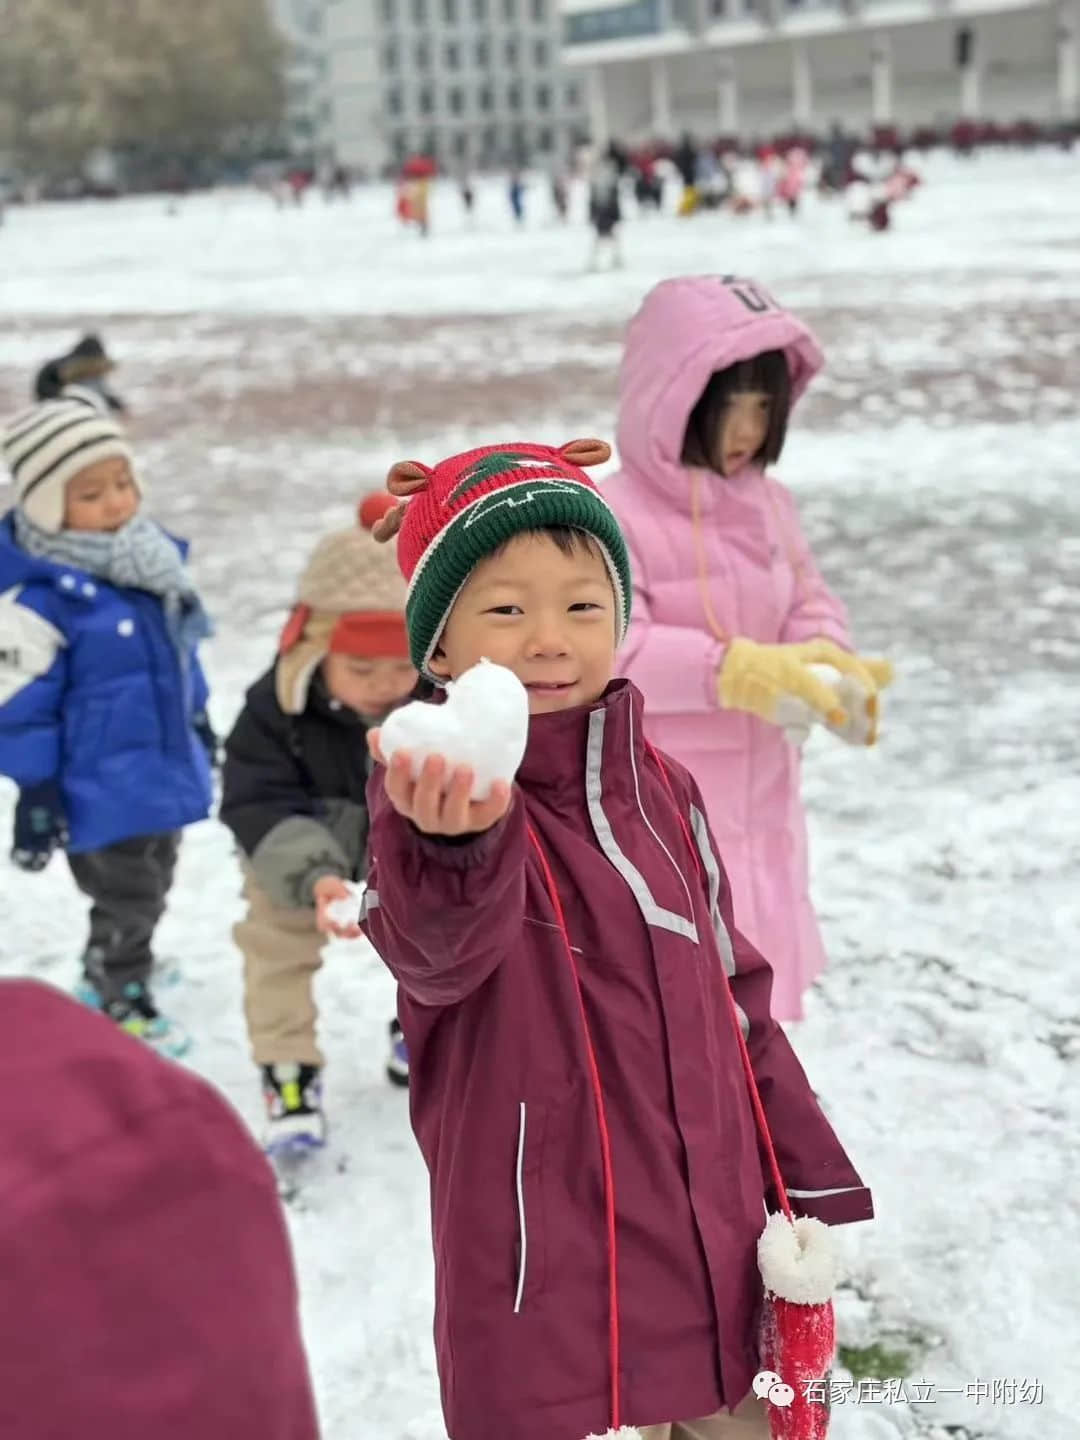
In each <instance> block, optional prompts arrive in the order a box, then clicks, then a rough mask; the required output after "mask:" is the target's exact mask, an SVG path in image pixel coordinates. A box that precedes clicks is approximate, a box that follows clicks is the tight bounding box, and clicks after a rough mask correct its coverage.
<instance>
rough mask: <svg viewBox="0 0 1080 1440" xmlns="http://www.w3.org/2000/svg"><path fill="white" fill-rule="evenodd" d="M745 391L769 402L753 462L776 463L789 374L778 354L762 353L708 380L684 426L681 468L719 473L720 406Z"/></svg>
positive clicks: (784, 421) (787, 404)
mask: <svg viewBox="0 0 1080 1440" xmlns="http://www.w3.org/2000/svg"><path fill="white" fill-rule="evenodd" d="M747 390H760V391H762V392H763V393H764V394H766V395H768V396H769V398H770V399H771V401H772V408H771V410H770V412H769V428H768V430H767V432H766V434H765V441H764V444H763V445H762V447H761V449H760V450H759V451H758V452H757V454H756V455H755V456H754V459H755V460H757V461H758V462H759V463H760V464H762V465H773V464H775V462H776V461H777V460H779V459H780V453H781V451H782V450H783V448H784V439H785V437H786V436H787V425H788V416H789V415H790V413H791V374H790V372H789V370H788V363H787V358H786V357H785V355H784V352H783V351H782V350H764V351H762V353H761V354H760V355H755V356H754V357H753V358H752V359H750V360H739V361H737V362H736V363H735V364H734V365H729V366H728V368H727V369H726V370H716V371H714V372H713V374H712V375H710V376H709V382H708V384H707V385H706V386H705V389H704V390H703V391H702V392H701V397H700V399H699V400H698V402H697V404H696V405H695V406H694V408H693V410H691V411H690V418H689V420H687V422H686V434H685V435H684V436H683V447H682V455H681V456H680V459H681V460H682V463H683V464H684V465H696V466H702V467H703V468H705V469H706V470H717V471H718V470H719V469H720V458H721V457H720V455H719V454H718V453H717V452H718V442H719V438H720V420H721V417H722V415H723V412H724V406H725V405H726V404H727V402H728V400H729V399H730V398H731V396H732V395H737V394H739V393H740V392H743V391H747Z"/></svg>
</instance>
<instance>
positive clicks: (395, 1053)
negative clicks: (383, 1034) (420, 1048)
mask: <svg viewBox="0 0 1080 1440" xmlns="http://www.w3.org/2000/svg"><path fill="white" fill-rule="evenodd" d="M386 1078H387V1079H388V1080H389V1081H390V1084H391V1085H397V1086H398V1087H399V1088H400V1089H402V1090H407V1089H408V1086H409V1052H408V1050H407V1049H406V1048H405V1037H404V1035H403V1034H402V1033H401V1026H400V1025H399V1024H398V1022H397V1021H396V1020H391V1021H390V1056H389V1059H388V1060H387V1062H386Z"/></svg>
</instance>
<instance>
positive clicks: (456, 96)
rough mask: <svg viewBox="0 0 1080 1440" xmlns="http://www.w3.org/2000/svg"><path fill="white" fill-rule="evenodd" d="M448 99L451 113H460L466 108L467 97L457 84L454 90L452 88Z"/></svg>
mask: <svg viewBox="0 0 1080 1440" xmlns="http://www.w3.org/2000/svg"><path fill="white" fill-rule="evenodd" d="M447 99H448V100H449V102H450V114H451V115H460V114H461V112H462V111H463V110H464V109H465V97H464V95H463V94H462V93H461V90H460V88H459V87H458V86H456V85H455V86H454V88H453V90H451V91H450V93H449V95H448V96H447Z"/></svg>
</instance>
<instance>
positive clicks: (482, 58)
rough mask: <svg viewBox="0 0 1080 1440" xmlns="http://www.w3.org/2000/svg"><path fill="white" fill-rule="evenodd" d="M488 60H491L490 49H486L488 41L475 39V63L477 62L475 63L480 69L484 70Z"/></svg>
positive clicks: (488, 62)
mask: <svg viewBox="0 0 1080 1440" xmlns="http://www.w3.org/2000/svg"><path fill="white" fill-rule="evenodd" d="M490 62H491V51H490V50H489V49H488V42H487V41H486V40H477V42H476V63H477V65H479V66H480V68H481V70H486V69H487V67H488V65H489V64H490Z"/></svg>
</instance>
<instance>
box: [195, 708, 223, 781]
mask: <svg viewBox="0 0 1080 1440" xmlns="http://www.w3.org/2000/svg"><path fill="white" fill-rule="evenodd" d="M191 728H192V729H193V730H194V731H195V734H196V735H197V736H198V737H199V743H200V744H201V745H202V747H203V749H204V750H205V751H206V758H207V759H208V760H209V761H210V769H211V770H220V769H221V764H222V761H223V759H224V756H223V754H222V750H221V741H220V740H219V739H218V737H217V733H216V732H215V730H214V727H213V726H212V725H211V724H210V717H209V715H207V713H206V711H205V710H200V711H199V713H198V714H197V715H193V716H192V717H191Z"/></svg>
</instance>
